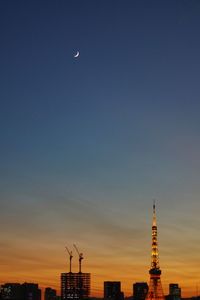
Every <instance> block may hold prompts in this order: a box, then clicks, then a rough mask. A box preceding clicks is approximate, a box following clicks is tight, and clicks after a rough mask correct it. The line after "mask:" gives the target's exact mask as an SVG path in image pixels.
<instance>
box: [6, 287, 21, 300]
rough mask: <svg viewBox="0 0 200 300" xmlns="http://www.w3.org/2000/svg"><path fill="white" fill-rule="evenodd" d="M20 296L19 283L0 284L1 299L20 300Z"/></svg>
mask: <svg viewBox="0 0 200 300" xmlns="http://www.w3.org/2000/svg"><path fill="white" fill-rule="evenodd" d="M22 296H23V295H22V288H21V284H20V283H5V284H3V285H2V286H1V297H2V299H3V300H4V299H6V300H21V299H22Z"/></svg>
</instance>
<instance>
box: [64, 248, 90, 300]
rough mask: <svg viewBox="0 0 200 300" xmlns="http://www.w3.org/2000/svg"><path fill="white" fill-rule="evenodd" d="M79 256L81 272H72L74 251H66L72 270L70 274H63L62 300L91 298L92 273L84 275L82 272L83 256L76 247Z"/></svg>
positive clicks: (70, 269)
mask: <svg viewBox="0 0 200 300" xmlns="http://www.w3.org/2000/svg"><path fill="white" fill-rule="evenodd" d="M74 248H75V249H76V252H77V253H78V256H79V272H78V273H73V272H72V258H73V255H72V251H69V250H68V248H67V247H66V250H67V251H68V253H69V258H70V268H69V272H68V273H61V300H66V299H80V300H82V299H83V300H86V299H88V298H89V296H90V277H91V276H90V273H83V272H82V270H81V262H82V260H83V254H82V253H79V251H78V249H77V247H76V246H75V245H74Z"/></svg>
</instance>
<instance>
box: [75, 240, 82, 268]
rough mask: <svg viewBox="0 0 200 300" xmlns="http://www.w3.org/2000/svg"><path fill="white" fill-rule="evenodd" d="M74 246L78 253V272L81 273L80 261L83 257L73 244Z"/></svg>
mask: <svg viewBox="0 0 200 300" xmlns="http://www.w3.org/2000/svg"><path fill="white" fill-rule="evenodd" d="M74 248H75V249H76V252H77V253H78V256H79V273H81V261H82V259H83V253H80V252H79V251H78V248H77V247H76V245H75V244H74Z"/></svg>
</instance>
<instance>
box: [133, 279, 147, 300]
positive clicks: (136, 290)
mask: <svg viewBox="0 0 200 300" xmlns="http://www.w3.org/2000/svg"><path fill="white" fill-rule="evenodd" d="M148 289H149V287H148V284H147V283H146V282H136V283H134V284H133V300H145V298H146V295H147V293H148Z"/></svg>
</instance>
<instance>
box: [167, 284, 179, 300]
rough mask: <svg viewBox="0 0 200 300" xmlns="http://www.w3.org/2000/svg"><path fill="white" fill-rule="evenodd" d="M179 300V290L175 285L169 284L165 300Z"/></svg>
mask: <svg viewBox="0 0 200 300" xmlns="http://www.w3.org/2000/svg"><path fill="white" fill-rule="evenodd" d="M180 299H181V288H180V287H179V285H178V284H177V283H170V284H169V295H167V297H166V300H180Z"/></svg>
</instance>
